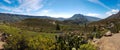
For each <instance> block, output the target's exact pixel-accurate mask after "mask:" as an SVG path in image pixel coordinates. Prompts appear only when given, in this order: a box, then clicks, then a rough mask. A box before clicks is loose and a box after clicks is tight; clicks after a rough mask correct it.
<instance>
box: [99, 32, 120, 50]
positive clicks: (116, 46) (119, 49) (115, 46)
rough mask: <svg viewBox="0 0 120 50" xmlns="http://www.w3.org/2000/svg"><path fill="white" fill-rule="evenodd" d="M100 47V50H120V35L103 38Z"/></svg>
mask: <svg viewBox="0 0 120 50" xmlns="http://www.w3.org/2000/svg"><path fill="white" fill-rule="evenodd" d="M98 46H99V48H100V50H120V33H117V34H114V35H112V36H110V37H102V38H101V39H100V40H99V42H98Z"/></svg>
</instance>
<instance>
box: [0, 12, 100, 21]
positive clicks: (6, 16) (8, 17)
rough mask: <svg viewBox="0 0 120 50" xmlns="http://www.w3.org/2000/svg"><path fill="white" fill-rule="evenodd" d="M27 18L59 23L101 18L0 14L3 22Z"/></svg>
mask: <svg viewBox="0 0 120 50" xmlns="http://www.w3.org/2000/svg"><path fill="white" fill-rule="evenodd" d="M27 18H40V19H52V20H58V21H64V20H67V21H68V22H69V20H71V21H72V20H73V21H75V22H80V23H81V22H84V21H86V22H87V21H89V22H91V21H98V20H100V18H96V17H90V16H84V15H82V14H75V15H73V16H72V17H71V18H53V17H50V16H30V15H18V14H8V13H0V21H2V22H16V21H20V20H24V19H27Z"/></svg>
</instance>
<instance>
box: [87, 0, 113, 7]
mask: <svg viewBox="0 0 120 50" xmlns="http://www.w3.org/2000/svg"><path fill="white" fill-rule="evenodd" d="M88 1H89V2H92V3H95V4H99V5H101V6H103V7H105V8H107V9H111V8H110V7H108V6H106V5H105V4H104V3H102V2H100V1H99V0H88Z"/></svg>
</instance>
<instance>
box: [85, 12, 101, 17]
mask: <svg viewBox="0 0 120 50" xmlns="http://www.w3.org/2000/svg"><path fill="white" fill-rule="evenodd" d="M86 15H87V16H93V17H99V16H100V14H97V13H88V14H86Z"/></svg>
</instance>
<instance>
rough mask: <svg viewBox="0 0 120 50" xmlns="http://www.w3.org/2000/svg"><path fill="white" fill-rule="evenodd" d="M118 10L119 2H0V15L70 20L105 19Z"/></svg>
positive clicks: (93, 0) (31, 0) (52, 0)
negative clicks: (82, 17) (84, 16)
mask: <svg viewBox="0 0 120 50" xmlns="http://www.w3.org/2000/svg"><path fill="white" fill-rule="evenodd" d="M119 10H120V0H0V13H12V14H22V15H34V16H51V17H55V18H59V17H63V18H70V17H72V16H73V15H74V14H83V15H87V16H93V17H98V18H106V17H108V16H110V15H112V14H116V13H117V12H119Z"/></svg>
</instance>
